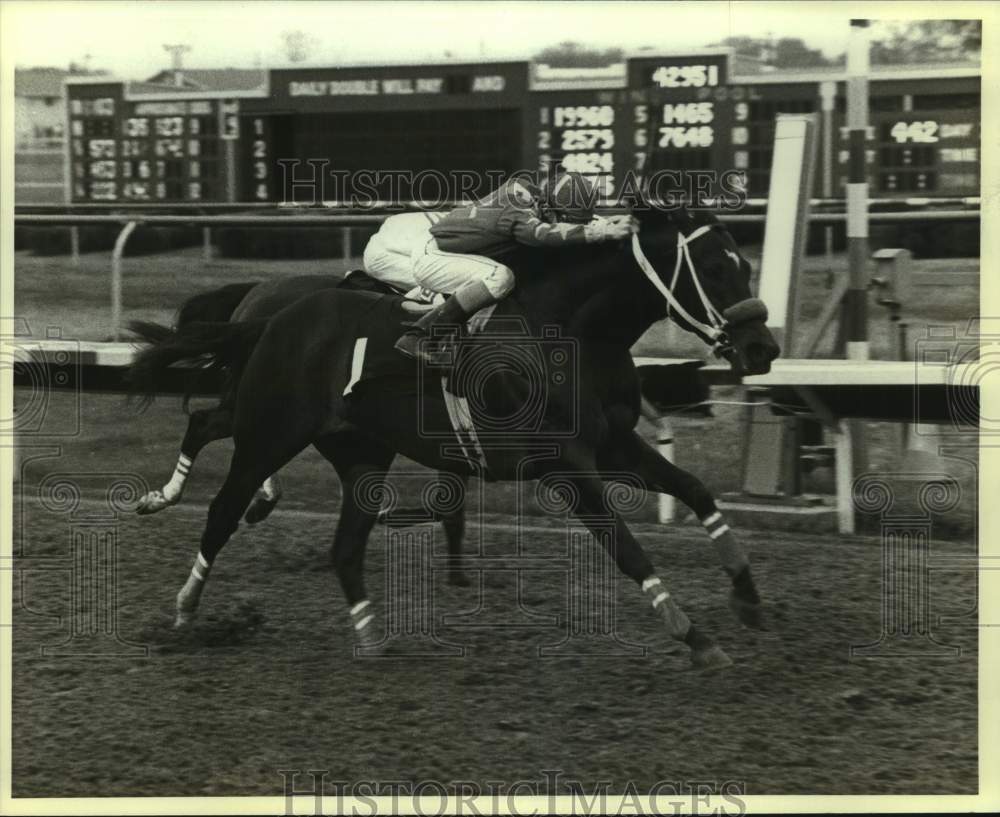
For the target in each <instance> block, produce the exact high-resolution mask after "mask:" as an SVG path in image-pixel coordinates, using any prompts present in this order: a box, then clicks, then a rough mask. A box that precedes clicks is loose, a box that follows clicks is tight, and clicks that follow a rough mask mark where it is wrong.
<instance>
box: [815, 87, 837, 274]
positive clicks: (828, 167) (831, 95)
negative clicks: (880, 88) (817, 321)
mask: <svg viewBox="0 0 1000 817" xmlns="http://www.w3.org/2000/svg"><path fill="white" fill-rule="evenodd" d="M819 95H820V107H821V108H822V111H823V198H824V199H829V198H832V197H833V156H834V152H835V151H836V145H835V144H834V139H833V112H834V109H835V108H836V105H837V83H835V82H821V83H820V86H819ZM823 243H824V248H823V249H824V254H825V256H826V266H827V270H828V271H832V270H833V227H832V226H830V225H827V226H826V227H824V228H823ZM828 274H829V273H828Z"/></svg>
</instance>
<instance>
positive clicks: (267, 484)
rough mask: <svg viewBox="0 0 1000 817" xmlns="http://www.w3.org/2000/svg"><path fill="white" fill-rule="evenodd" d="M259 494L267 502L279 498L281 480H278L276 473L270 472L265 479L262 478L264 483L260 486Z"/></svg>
mask: <svg viewBox="0 0 1000 817" xmlns="http://www.w3.org/2000/svg"><path fill="white" fill-rule="evenodd" d="M260 492H261V495H262V496H263V497H264V499H266V500H267V501H268V502H273V501H275V500H276V499H280V498H281V482H280V481H279V480H278V475H277V474H272V475H271V476H269V477H268V478H267V479H265V480H264V484H263V485H261V486H260Z"/></svg>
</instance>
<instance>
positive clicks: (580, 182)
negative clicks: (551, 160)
mask: <svg viewBox="0 0 1000 817" xmlns="http://www.w3.org/2000/svg"><path fill="white" fill-rule="evenodd" d="M597 195H598V191H597V188H596V187H595V186H594V185H593V184H592V183H591V182H590V181H589V180H588V179H587V177H586V176H583V175H581V174H579V173H576V172H568V173H559V174H557V175H555V176H550V177H549V178H547V179H546V180H545V182H544V183H543V184H542V206H543V207H544V208H545V209H546V210H548V211H549V213H551V214H552V215H553V216H555V218H556V220H557V221H568V222H570V223H572V224H586V223H587V222H588V221H590V220H591V219H592V218H593V217H594V206H595V205H596V204H597Z"/></svg>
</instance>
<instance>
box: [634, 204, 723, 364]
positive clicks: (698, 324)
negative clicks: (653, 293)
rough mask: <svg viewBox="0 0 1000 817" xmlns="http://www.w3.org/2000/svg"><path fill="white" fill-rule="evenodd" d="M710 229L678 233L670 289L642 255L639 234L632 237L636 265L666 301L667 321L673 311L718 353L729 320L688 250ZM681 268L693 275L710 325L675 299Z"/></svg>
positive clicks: (692, 278)
mask: <svg viewBox="0 0 1000 817" xmlns="http://www.w3.org/2000/svg"><path fill="white" fill-rule="evenodd" d="M711 229H712V226H711V225H708V224H706V225H703V226H701V227H699V228H698V229H696V230H695V231H694V232H692V233H690V234H689V235H686V236H685V235H684V234H683V233H681V232H680V231H678V232H677V263H676V264H675V265H674V275H673V278H671V280H670V286H669V287H668V286H667V285H666V284H664V283H663V281H662V279H661V278H660V276H659V275H658V274H657V272H656V269H655V268H654V267H653V265H652V264H651V263H649V259H648V258H646V254H645V253H644V252H643V251H642V245H641V244H640V243H639V234H638V233H633V234H632V254H633V255H634V256H635V261H636V263H637V264H638V265H639V268H640V269H641V270H642V271H643V273H644V274H645V275H646V277H647V278H648V279H649V282H650V283H651V284H652V285H653V286H654V287H656V289H657V290H658V291H659V292H660V294H661V295H662V296H663V297H664V299H665V300H666V302H667V317H670V314H671V311H673V312H674V313H676V314H677V315H679V316H680V317H681V318H682V319H683V320H684V321H685V322H686V323H688V324H690V325H691V326H692V327H694V328H695V329H697V330H698V331H699V332H701V333H702V334H704V335H705V336H706V337H707V338H709V339H710V340H711V341H712V346H713V348H714V349H716V348H718V347H721V346H724V345H725V344H726V339H725V334H726V333H725V326H726V319H725V318H724V317H723V316H722V314H721V313H720V312H719V310H717V309H716V308H715V306H713V305H712V302H711V301H710V300H709V299H708V296H707V295H706V294H705V290H704V289H703V288H702V286H701V281H700V280H699V279H698V271H697V270H696V269H695V267H694V262H693V261H692V260H691V251H690V250H689V249H688V246H689V245H690V244H691V243H693V242H694V241H696V240H697V239H699V238H701V237H702V236H703V235H705V234H706V233H708V232H709V231H710V230H711ZM682 265H684V266H686V267H687V269H688V272H690V273H691V280H692V281H693V282H694V288H695V291H696V292H697V293H698V298H699V299H700V300H701V305H702V306H703V307H704V309H705V314H706V315H707V316H708V320H709V321H710V323H703V322H702V321H699V320H698V319H697V318H695V317H693V316H692V315H691V314H690V313H689V312H688V311H687V310H686V309H685V308H684V307H683V306H682V305H681V302H680V301H679V300H677V296H676V295H674V289H675V287H676V286H677V280H678V278H679V277H680V274H681V266H682Z"/></svg>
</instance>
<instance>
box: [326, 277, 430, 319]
mask: <svg viewBox="0 0 1000 817" xmlns="http://www.w3.org/2000/svg"><path fill="white" fill-rule="evenodd" d="M337 289H350V290H353V291H355V292H375V293H378V294H380V295H399V296H402V297H403V298H405V299H406V300H405V301H404V302H403V309H405V310H406V311H407V312H409V313H410V314H413V315H422V314H423V313H424V312H428V311H430V310H431V309H432V308H433V307H434V305H435V299H436V298H438V297H439V295H438V293H436V292H432V291H431V290H429V289H423V288H422V287H414V288H413V289H410V290H402V289H396V287H394V286H390V285H389V284H387V283H385V282H384V281H380V280H378V279H377V278H373V277H372V276H371V275H369V274H368V273H367V272H365V271H364V270H363V269H352V270H348V272H347V275H345V276H344V280H343V281H341V282H340V283H339V284H338V285H337Z"/></svg>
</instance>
